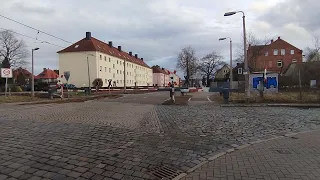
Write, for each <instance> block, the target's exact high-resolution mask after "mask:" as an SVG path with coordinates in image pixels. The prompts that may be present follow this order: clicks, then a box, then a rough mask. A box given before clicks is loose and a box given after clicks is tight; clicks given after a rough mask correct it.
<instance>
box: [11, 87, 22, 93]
mask: <svg viewBox="0 0 320 180" xmlns="http://www.w3.org/2000/svg"><path fill="white" fill-rule="evenodd" d="M11 92H22V88H21V87H20V86H13V87H11Z"/></svg>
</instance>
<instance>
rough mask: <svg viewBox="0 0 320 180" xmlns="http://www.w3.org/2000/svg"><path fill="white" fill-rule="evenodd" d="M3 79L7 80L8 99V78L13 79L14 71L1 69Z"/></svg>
mask: <svg viewBox="0 0 320 180" xmlns="http://www.w3.org/2000/svg"><path fill="white" fill-rule="evenodd" d="M1 77H2V78H6V85H5V93H4V94H5V96H6V97H7V92H8V78H12V69H10V68H1Z"/></svg>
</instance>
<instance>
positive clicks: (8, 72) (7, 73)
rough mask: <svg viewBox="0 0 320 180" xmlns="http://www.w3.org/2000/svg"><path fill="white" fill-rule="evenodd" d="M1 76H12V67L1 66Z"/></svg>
mask: <svg viewBox="0 0 320 180" xmlns="http://www.w3.org/2000/svg"><path fill="white" fill-rule="evenodd" d="M1 77H2V78H12V69H10V68H1Z"/></svg>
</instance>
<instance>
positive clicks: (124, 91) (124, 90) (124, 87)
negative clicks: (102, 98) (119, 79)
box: [123, 58, 127, 94]
mask: <svg viewBox="0 0 320 180" xmlns="http://www.w3.org/2000/svg"><path fill="white" fill-rule="evenodd" d="M123 69H124V71H123V73H124V75H123V79H124V84H123V93H124V94H125V93H126V88H127V87H126V85H127V84H126V83H127V82H126V79H127V77H126V76H127V74H126V73H127V72H126V60H125V58H124V63H123Z"/></svg>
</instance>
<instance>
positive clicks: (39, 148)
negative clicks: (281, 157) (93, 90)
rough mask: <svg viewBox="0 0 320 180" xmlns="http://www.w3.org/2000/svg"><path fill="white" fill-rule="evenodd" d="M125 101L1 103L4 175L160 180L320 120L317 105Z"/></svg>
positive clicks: (0, 161)
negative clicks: (167, 172)
mask: <svg viewBox="0 0 320 180" xmlns="http://www.w3.org/2000/svg"><path fill="white" fill-rule="evenodd" d="M160 94H161V93H160ZM145 95H146V94H140V95H132V101H133V99H134V98H136V97H138V96H139V97H142V96H145ZM151 96H155V97H157V96H158V95H157V94H156V93H155V94H152V95H151V94H150V97H151ZM159 97H162V96H160V95H159ZM147 98H148V97H147ZM147 98H145V99H147ZM155 99H156V98H155ZM125 100H126V99H125V98H123V99H122V100H99V101H91V102H85V103H70V104H51V105H25V106H10V105H2V106H0V115H1V116H0V127H1V131H0V144H1V146H0V179H6V178H7V179H9V178H10V179H14V178H15V179H45V178H47V179H155V176H154V173H152V172H154V171H152V170H154V168H157V167H159V166H160V165H161V164H165V165H168V166H169V167H170V168H171V169H172V170H176V169H177V170H180V171H181V172H184V171H187V170H188V169H190V168H192V167H194V166H195V165H197V164H198V163H200V162H202V161H205V160H207V158H209V157H210V156H212V154H213V153H215V152H216V151H219V150H221V149H226V148H230V147H231V146H230V145H231V144H241V143H244V142H248V141H250V140H254V139H258V138H260V139H263V138H267V137H270V136H272V135H277V134H281V133H285V132H289V131H301V130H306V129H314V128H316V127H318V124H319V123H320V122H319V119H320V113H319V110H318V109H308V110H305V109H290V108H258V107H257V108H221V107H217V106H214V105H213V104H211V103H209V102H208V103H201V104H195V105H190V106H162V105H155V104H157V103H153V102H152V103H138V102H137V103H134V102H128V101H125ZM122 101H125V102H122Z"/></svg>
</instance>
